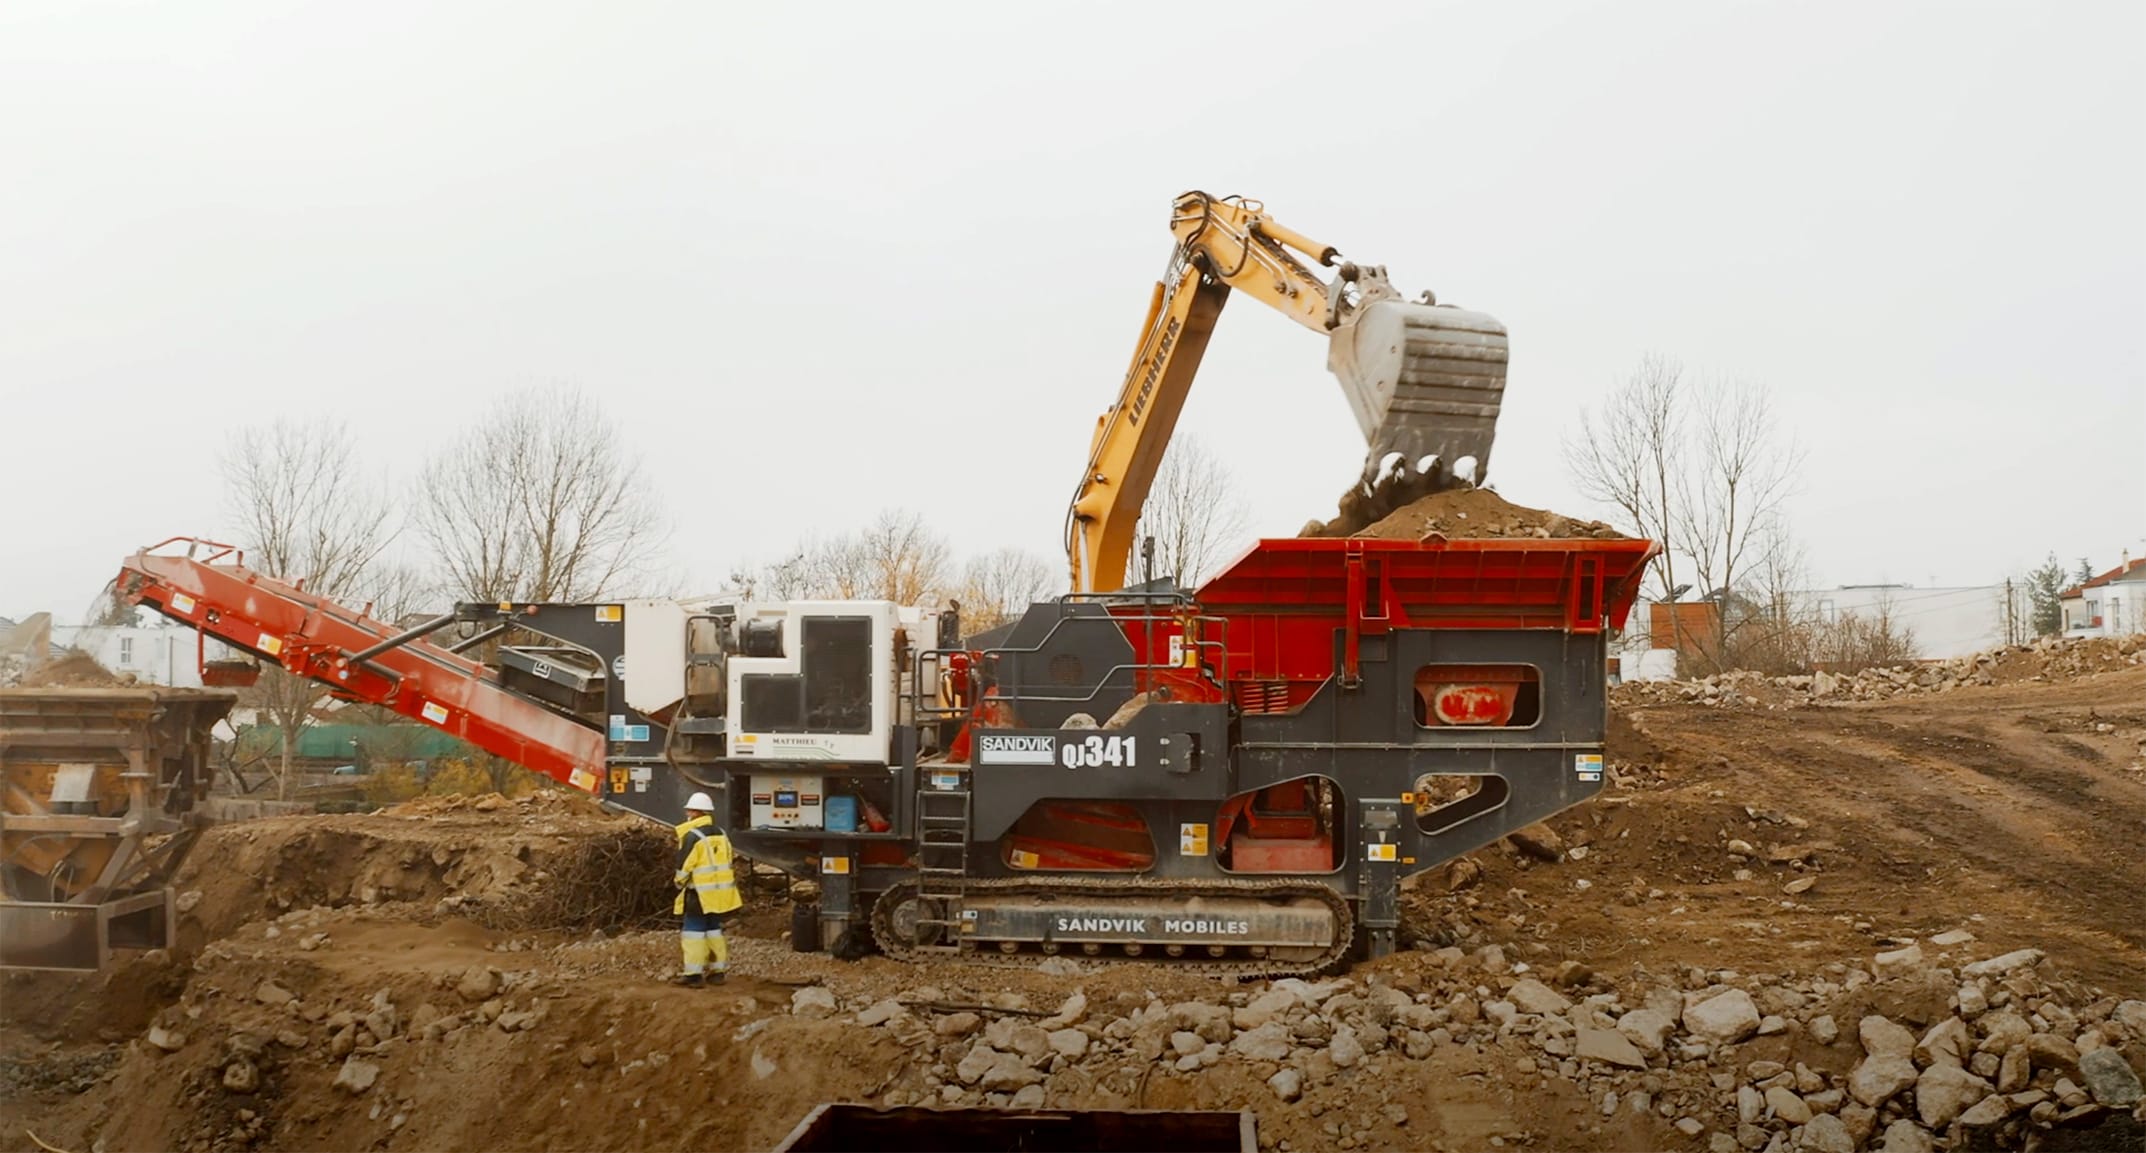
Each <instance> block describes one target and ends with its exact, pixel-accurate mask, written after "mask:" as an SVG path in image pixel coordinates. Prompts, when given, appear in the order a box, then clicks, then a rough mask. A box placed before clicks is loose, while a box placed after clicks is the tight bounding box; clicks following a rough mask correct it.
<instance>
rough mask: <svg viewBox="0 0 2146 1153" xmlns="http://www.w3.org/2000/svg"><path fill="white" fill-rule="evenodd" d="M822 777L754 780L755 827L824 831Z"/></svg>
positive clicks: (764, 776)
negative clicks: (819, 829) (820, 829)
mask: <svg viewBox="0 0 2146 1153" xmlns="http://www.w3.org/2000/svg"><path fill="white" fill-rule="evenodd" d="M822 780H823V778H820V777H780V776H774V775H771V774H765V773H754V774H753V776H752V789H753V791H752V798H753V804H752V827H753V828H756V829H818V828H824V827H825V817H824V816H823V815H822V814H823V811H824V804H823V799H822V790H821V782H822Z"/></svg>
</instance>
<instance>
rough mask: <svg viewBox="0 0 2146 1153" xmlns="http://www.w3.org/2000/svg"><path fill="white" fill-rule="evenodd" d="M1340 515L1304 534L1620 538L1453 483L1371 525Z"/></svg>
mask: <svg viewBox="0 0 2146 1153" xmlns="http://www.w3.org/2000/svg"><path fill="white" fill-rule="evenodd" d="M1349 529H1350V526H1349V525H1348V524H1347V523H1346V519H1345V518H1337V519H1335V520H1333V521H1330V522H1328V523H1326V524H1323V525H1322V524H1313V525H1308V526H1306V528H1305V531H1304V532H1303V533H1302V534H1301V535H1303V536H1312V537H1341V536H1350V537H1367V538H1371V539H1376V540H1420V539H1422V538H1424V537H1426V536H1430V535H1432V534H1434V533H1435V534H1438V535H1440V536H1444V537H1446V538H1448V539H1454V540H1491V539H1501V538H1515V537H1534V538H1537V539H1540V540H1569V539H1574V538H1584V539H1590V540H1622V539H1624V534H1623V533H1620V532H1618V531H1617V530H1616V529H1613V528H1611V527H1610V526H1608V525H1606V524H1603V523H1601V522H1600V521H1592V520H1583V519H1581V518H1578V517H1568V516H1564V515H1561V514H1559V513H1554V512H1547V511H1545V510H1543V509H1539V508H1528V507H1526V506H1525V505H1517V504H1513V503H1511V502H1509V501H1507V500H1506V499H1505V498H1504V497H1501V496H1499V495H1498V494H1497V493H1495V492H1492V491H1490V490H1489V489H1482V488H1455V489H1447V490H1446V491H1444V492H1434V493H1432V494H1430V495H1429V496H1426V497H1422V498H1420V499H1418V500H1414V501H1411V502H1409V503H1408V504H1405V505H1402V506H1401V507H1400V508H1397V509H1395V510H1393V511H1392V512H1391V513H1388V514H1387V515H1386V516H1384V517H1382V518H1381V519H1379V520H1377V521H1374V522H1372V523H1371V524H1370V525H1368V526H1366V527H1363V528H1361V529H1357V530H1356V531H1353V532H1352V531H1349Z"/></svg>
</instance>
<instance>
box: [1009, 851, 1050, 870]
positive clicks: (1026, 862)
mask: <svg viewBox="0 0 2146 1153" xmlns="http://www.w3.org/2000/svg"><path fill="white" fill-rule="evenodd" d="M1012 855H1013V867H1014V868H1016V869H1033V868H1035V867H1036V866H1037V865H1040V864H1042V863H1043V858H1042V857H1039V856H1037V855H1036V854H1034V853H1031V852H1029V851H1028V850H1027V849H1015V850H1014V851H1013V854H1012Z"/></svg>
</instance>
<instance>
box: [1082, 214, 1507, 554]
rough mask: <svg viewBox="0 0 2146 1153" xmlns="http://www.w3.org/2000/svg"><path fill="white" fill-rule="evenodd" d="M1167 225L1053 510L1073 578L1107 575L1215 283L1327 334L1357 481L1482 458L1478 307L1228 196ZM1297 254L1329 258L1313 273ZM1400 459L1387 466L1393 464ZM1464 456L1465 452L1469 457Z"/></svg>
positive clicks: (1396, 477) (1124, 547)
mask: <svg viewBox="0 0 2146 1153" xmlns="http://www.w3.org/2000/svg"><path fill="white" fill-rule="evenodd" d="M1170 231H1171V233H1172V234H1173V235H1175V236H1176V237H1177V245H1176V247H1175V248H1174V249H1173V250H1172V251H1171V254H1170V263H1169V265H1168V266H1167V267H1166V268H1165V269H1164V272H1163V277H1162V280H1161V281H1160V282H1158V283H1157V284H1156V286H1155V292H1154V296H1153V298H1152V299H1151V300H1150V302H1149V305H1148V315H1147V322H1146V323H1145V324H1144V325H1143V326H1142V327H1141V332H1140V340H1139V342H1138V343H1137V344H1136V345H1135V346H1134V350H1133V360H1132V364H1131V366H1130V367H1129V368H1128V370H1127V371H1126V374H1125V380H1124V383H1123V385H1122V386H1121V387H1120V388H1119V391H1118V399H1117V402H1116V403H1114V404H1112V405H1111V407H1110V408H1109V410H1107V411H1106V412H1104V413H1103V415H1102V417H1101V418H1099V419H1098V420H1097V422H1096V430H1095V438H1094V440H1093V441H1092V442H1091V444H1090V447H1089V453H1088V466H1087V469H1086V471H1084V472H1083V473H1082V474H1081V482H1080V487H1079V489H1078V490H1077V491H1076V493H1075V495H1074V498H1073V503H1072V507H1071V509H1070V510H1069V512H1068V515H1067V518H1066V554H1067V558H1068V560H1069V562H1070V565H1071V569H1072V578H1073V586H1072V587H1073V588H1074V590H1075V591H1078V592H1095V591H1110V590H1113V589H1116V588H1119V587H1121V586H1122V585H1123V584H1124V581H1125V572H1126V567H1127V563H1128V561H1129V559H1130V558H1131V555H1132V549H1133V543H1134V542H1133V536H1134V532H1135V526H1136V525H1137V523H1138V522H1139V519H1140V510H1141V507H1142V506H1143V505H1144V504H1145V503H1146V501H1147V495H1148V490H1149V488H1150V487H1151V486H1152V485H1153V483H1154V480H1155V474H1156V471H1157V470H1158V469H1159V468H1160V467H1161V464H1162V454H1163V450H1164V449H1165V448H1167V447H1168V445H1169V442H1170V436H1171V433H1172V432H1173V431H1174V430H1175V428H1176V426H1177V418H1178V414H1179V412H1180V411H1181V410H1182V409H1183V408H1184V403H1185V397H1186V395H1187V394H1188V393H1189V392H1190V391H1191V388H1192V379H1193V377H1194V375H1195V374H1196V373H1197V372H1198V371H1199V365H1200V359H1201V357H1202V356H1203V355H1204V354H1205V353H1206V350H1207V342H1208V340H1209V338H1210V337H1212V336H1213V334H1214V326H1215V321H1216V319H1217V318H1218V317H1219V316H1220V315H1221V312H1222V305H1223V304H1224V302H1226V301H1227V300H1228V298H1229V295H1230V293H1231V292H1232V291H1233V290H1234V291H1240V292H1244V293H1247V294H1249V295H1251V296H1252V297H1254V298H1255V299H1258V300H1259V301H1261V302H1262V303H1264V304H1266V305H1267V306H1268V307H1270V308H1273V309H1274V310H1276V311H1278V312H1280V313H1282V314H1283V315H1285V316H1288V317H1289V318H1290V319H1292V320H1295V321H1296V322H1297V323H1299V324H1301V325H1303V326H1304V327H1306V328H1309V329H1311V330H1312V331H1314V332H1319V333H1323V334H1325V335H1326V336H1327V337H1328V349H1327V367H1328V369H1329V370H1330V371H1332V372H1333V373H1334V375H1335V376H1336V377H1337V378H1338V379H1339V380H1340V382H1341V386H1342V391H1343V392H1344V394H1346V395H1347V397H1348V400H1349V404H1350V408H1351V409H1352V410H1353V411H1354V412H1355V414H1356V418H1357V423H1358V424H1359V425H1360V426H1361V427H1362V429H1363V433H1364V439H1365V441H1366V442H1367V443H1368V444H1369V446H1370V452H1369V453H1368V454H1367V456H1366V459H1365V465H1364V472H1363V477H1362V493H1363V494H1365V495H1366V496H1368V494H1370V493H1371V491H1372V489H1373V487H1374V486H1375V485H1378V484H1380V483H1385V484H1387V485H1388V486H1389V487H1392V486H1393V485H1394V484H1395V482H1397V481H1402V479H1403V478H1404V477H1405V476H1406V474H1407V473H1408V472H1409V471H1410V470H1413V471H1415V472H1416V473H1419V474H1426V475H1428V476H1430V477H1431V478H1432V479H1431V481H1430V482H1429V483H1431V484H1432V485H1433V486H1435V485H1438V484H1443V483H1448V482H1450V479H1451V477H1452V475H1453V473H1454V471H1455V468H1456V466H1457V465H1458V466H1461V467H1462V468H1463V469H1464V470H1465V469H1466V468H1467V466H1468V465H1469V464H1472V474H1470V475H1468V476H1467V479H1472V480H1475V481H1478V482H1479V481H1480V480H1481V479H1482V478H1483V476H1484V475H1485V472H1486V471H1487V468H1488V465H1489V457H1490V445H1491V439H1492V437H1493V435H1494V432H1495V426H1496V422H1497V414H1498V407H1499V402H1500V399H1501V396H1502V393H1503V391H1504V387H1505V361H1506V342H1505V329H1504V327H1503V326H1502V325H1500V324H1499V323H1498V322H1497V321H1496V320H1494V319H1492V318H1490V317H1488V316H1484V315H1482V314H1481V313H1474V312H1467V311H1463V310H1460V309H1456V308H1451V307H1438V306H1435V305H1433V304H1431V303H1429V300H1428V298H1429V295H1430V294H1429V293H1425V294H1424V295H1425V297H1426V301H1425V302H1424V303H1420V304H1419V303H1409V302H1406V301H1403V300H1401V299H1400V297H1399V294H1398V293H1396V292H1395V291H1394V289H1393V287H1392V285H1391V284H1389V283H1388V282H1387V280H1386V271H1385V269H1384V268H1381V267H1377V266H1359V265H1356V264H1353V263H1350V262H1347V261H1342V260H1341V259H1340V253H1339V252H1338V251H1337V250H1336V249H1335V248H1334V247H1333V246H1332V245H1329V244H1322V243H1320V242H1318V241H1315V240H1313V239H1311V238H1310V237H1307V236H1305V235H1304V234H1302V233H1300V232H1297V231H1295V230H1294V229H1291V228H1289V227H1287V226H1285V225H1283V224H1281V223H1279V222H1277V221H1275V220H1274V219H1272V218H1271V217H1269V216H1267V215H1266V210H1265V207H1264V206H1263V205H1261V204H1260V203H1259V202H1258V201H1255V200H1246V199H1244V198H1242V197H1235V196H1231V197H1214V196H1210V195H1208V194H1207V193H1204V192H1188V193H1185V194H1184V195H1182V196H1180V197H1178V198H1177V201H1176V203H1175V205H1174V206H1173V208H1172V212H1171V217H1170ZM1298 254H1301V255H1302V256H1303V257H1306V258H1308V259H1310V260H1311V261H1313V262H1316V263H1317V264H1319V265H1321V266H1326V267H1333V268H1335V270H1336V272H1335V276H1334V278H1333V280H1331V281H1322V280H1321V279H1320V278H1319V276H1318V274H1317V273H1315V272H1314V271H1313V270H1312V268H1311V267H1309V266H1307V265H1306V264H1305V263H1304V261H1303V260H1300V259H1298ZM1396 458H1398V460H1399V462H1400V463H1399V465H1398V467H1397V466H1396V465H1395V464H1394V463H1392V462H1393V461H1394V460H1395V459H1396ZM1471 458H1472V459H1471Z"/></svg>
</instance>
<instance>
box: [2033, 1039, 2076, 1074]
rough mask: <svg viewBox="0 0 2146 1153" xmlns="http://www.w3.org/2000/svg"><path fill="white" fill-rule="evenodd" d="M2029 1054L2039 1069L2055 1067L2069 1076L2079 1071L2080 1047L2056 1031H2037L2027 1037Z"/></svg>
mask: <svg viewBox="0 0 2146 1153" xmlns="http://www.w3.org/2000/svg"><path fill="white" fill-rule="evenodd" d="M2027 1056H2028V1058H2030V1059H2031V1060H2033V1062H2034V1067H2035V1068H2037V1069H2055V1070H2056V1071H2057V1072H2059V1073H2062V1074H2064V1075H2065V1076H2067V1077H2073V1076H2077V1075H2078V1073H2079V1048H2078V1046H2076V1045H2073V1044H2072V1043H2071V1042H2069V1041H2067V1040H2065V1039H2064V1038H2062V1037H2059V1036H2057V1035H2056V1034H2054V1033H2035V1034H2033V1035H2031V1036H2029V1037H2028V1038H2027Z"/></svg>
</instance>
